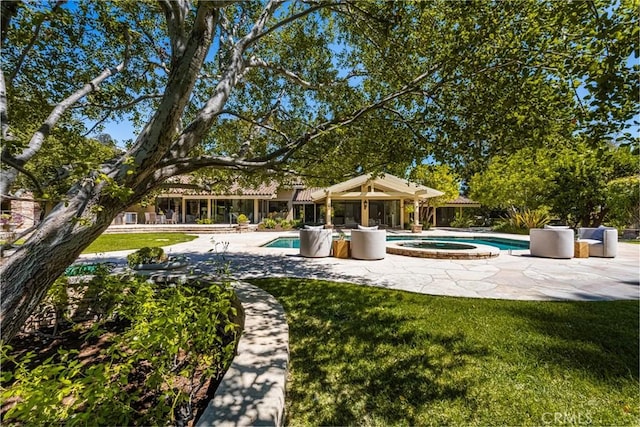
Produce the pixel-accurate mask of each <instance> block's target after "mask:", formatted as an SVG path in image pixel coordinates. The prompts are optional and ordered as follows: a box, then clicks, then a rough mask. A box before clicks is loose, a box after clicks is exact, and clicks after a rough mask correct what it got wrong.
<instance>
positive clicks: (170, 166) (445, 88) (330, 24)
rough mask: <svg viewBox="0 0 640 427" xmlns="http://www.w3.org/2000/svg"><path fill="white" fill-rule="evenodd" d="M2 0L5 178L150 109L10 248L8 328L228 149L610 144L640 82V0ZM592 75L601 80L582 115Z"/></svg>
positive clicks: (291, 151) (438, 149) (237, 156)
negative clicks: (604, 137) (639, 51)
mask: <svg viewBox="0 0 640 427" xmlns="http://www.w3.org/2000/svg"><path fill="white" fill-rule="evenodd" d="M1 7H2V13H1V18H2V34H1V41H2V46H3V55H2V67H1V69H0V124H1V128H2V147H1V160H2V164H1V165H0V167H1V168H2V171H1V172H2V175H1V176H0V195H2V197H12V194H13V192H14V191H15V190H16V188H17V187H16V185H17V179H18V177H19V176H20V174H25V171H26V172H27V173H28V169H27V168H28V167H29V164H30V163H31V162H34V161H35V159H36V158H37V156H38V153H46V152H47V150H51V149H53V145H52V143H51V141H52V139H51V136H52V135H53V134H52V132H54V130H55V129H56V128H57V127H58V126H60V124H61V123H74V124H77V123H86V122H88V121H91V122H97V123H98V124H99V123H100V122H101V121H103V120H106V119H110V120H113V119H118V118H125V117H126V118H130V119H131V120H133V121H134V123H135V124H136V126H137V128H138V136H137V138H136V139H135V141H132V142H131V144H130V145H129V146H128V147H127V150H126V151H125V152H123V153H121V154H116V155H113V156H112V157H111V158H110V159H108V160H106V161H103V162H102V163H100V164H91V165H90V167H88V168H85V169H83V168H81V167H78V168H75V170H74V171H73V173H67V175H68V176H70V177H72V178H71V180H70V181H69V183H68V185H67V188H66V189H65V192H64V195H63V196H62V197H61V200H60V201H59V203H58V204H57V205H56V206H55V207H54V208H53V209H52V211H51V212H50V213H49V214H48V215H47V216H46V217H45V218H44V220H43V221H42V222H41V223H40V224H39V225H38V228H37V230H36V232H35V233H34V234H33V235H32V236H31V237H30V238H29V240H28V241H27V242H26V243H25V244H24V245H23V246H22V247H21V248H19V249H18V250H17V251H16V252H15V253H14V254H13V255H12V256H10V257H9V258H8V259H5V260H3V263H2V266H1V267H0V268H1V270H0V274H1V275H2V283H1V292H2V302H1V310H0V315H1V319H0V327H1V328H2V333H3V338H7V339H8V338H10V337H11V336H13V335H14V334H15V333H16V331H17V330H18V329H19V327H20V326H21V324H22V322H23V321H24V320H25V319H26V317H27V316H28V315H29V313H30V312H31V310H32V309H33V308H34V307H35V306H36V305H37V303H38V302H39V301H40V299H41V298H42V296H43V295H44V294H45V292H46V291H47V289H48V287H49V286H50V285H51V283H53V281H54V280H55V278H56V277H58V276H59V275H60V274H61V273H62V272H63V271H64V269H65V267H66V266H67V265H69V264H70V263H72V262H73V261H74V260H75V259H76V257H77V256H78V254H80V252H81V251H82V250H83V249H84V248H85V247H86V246H88V245H89V244H90V243H91V241H92V240H94V239H95V238H96V237H97V236H99V235H100V234H101V233H102V232H103V231H104V230H105V229H106V228H107V227H108V225H109V224H110V223H111V221H112V219H113V218H114V216H115V215H116V214H117V213H118V212H120V211H121V210H123V209H124V208H125V207H127V206H129V205H131V204H133V203H136V202H137V201H139V200H141V199H142V198H143V197H144V196H145V194H147V193H149V192H150V191H152V190H153V189H155V188H158V186H160V185H162V183H163V182H164V181H166V180H167V179H168V178H170V177H173V176H176V175H179V174H183V173H189V172H192V171H196V170H199V169H202V168H209V169H208V170H213V171H216V173H219V172H220V171H232V172H234V173H236V175H237V173H238V172H246V174H244V175H243V176H249V173H253V174H257V175H260V174H264V173H266V172H268V173H287V172H301V171H304V172H305V173H306V174H307V175H309V176H310V179H312V178H313V177H316V178H317V179H319V178H318V177H322V179H325V180H327V179H333V178H340V177H344V175H350V174H358V173H362V172H369V171H372V172H375V171H380V170H384V169H386V168H402V167H403V166H404V168H406V167H407V166H409V165H411V164H414V163H415V161H416V160H417V161H418V162H419V161H420V160H421V159H423V158H426V157H427V156H429V155H431V154H433V155H435V156H436V159H437V160H440V161H444V162H448V163H451V164H456V165H459V166H460V167H461V168H462V171H463V172H464V174H465V175H464V176H469V174H470V173H471V172H473V171H475V170H478V169H481V168H482V165H483V164H485V163H486V161H487V159H488V157H490V156H492V155H494V154H496V153H501V152H503V151H504V152H515V151H517V150H518V149H520V148H522V147H523V146H528V145H531V144H535V145H544V144H546V143H547V142H548V141H549V140H550V136H549V135H551V134H555V133H560V134H563V133H564V134H567V133H571V132H575V131H584V132H587V133H589V134H590V135H592V134H593V135H595V136H594V143H598V141H597V139H598V138H596V136H597V135H598V134H599V133H598V132H595V130H598V129H600V128H598V126H605V125H606V126H607V127H606V129H605V128H603V130H602V132H600V133H604V134H607V132H610V131H611V130H612V128H610V127H608V126H610V124H611V123H614V124H615V125H616V126H618V127H619V128H622V127H624V126H625V123H627V121H628V119H629V110H630V109H629V102H627V101H628V100H629V99H632V100H633V99H634V94H635V93H637V79H635V78H633V72H634V71H633V70H630V69H629V67H628V66H627V65H628V64H627V61H628V58H629V56H630V55H631V51H632V47H631V46H633V44H634V43H635V41H637V25H633V23H634V19H636V17H635V15H634V13H636V11H635V10H634V9H633V8H632V5H631V4H630V3H629V2H624V1H623V2H620V4H618V5H615V6H613V7H611V6H610V5H609V4H608V3H607V2H573V3H564V2H542V1H530V0H521V1H512V2H504V3H499V2H491V3H489V2H473V1H472V2H464V3H462V2H449V1H434V2H429V3H426V2H386V1H377V2H368V1H367V2H359V1H340V0H336V1H279V0H272V1H264V2H257V1H256V2H244V1H243V2H229V1H200V2H193V3H192V2H189V1H187V0H172V1H168V0H158V1H157V2H154V3H151V2H137V1H122V2H106V1H104V2H98V1H78V2H68V3H67V2H64V1H51V2H26V3H21V2H15V1H3V2H2V4H1ZM577 82H579V83H577ZM576 85H578V86H579V85H583V86H584V87H585V88H586V90H587V91H588V93H590V94H593V100H592V102H593V105H591V106H587V107H586V108H585V110H584V113H583V114H582V115H579V114H577V111H582V110H581V109H580V104H579V102H578V98H580V97H576V93H575V92H574V89H575V88H576ZM582 101H584V99H582ZM632 102H633V101H632ZM19 104H27V105H28V108H19V107H18V106H19ZM33 110H37V111H43V112H45V113H46V114H45V117H44V118H43V119H42V118H38V117H37V115H34V116H31V115H29V111H33ZM574 121H575V129H572V128H571V126H572V124H573V122H574ZM74 126H75V125H74ZM616 129H617V128H616ZM617 130H619V129H617ZM84 131H91V129H88V130H79V129H78V130H77V132H76V133H77V134H78V135H80V134H82V133H83V132H84ZM69 142H70V141H63V143H69ZM45 157H46V155H45ZM60 166H63V165H60ZM222 176H223V177H224V175H222ZM36 178H37V177H36ZM40 188H41V189H42V193H46V192H47V189H46V188H43V185H42V184H40ZM39 196H44V195H43V194H40V195H39ZM52 254H54V255H55V256H51V255H52Z"/></svg>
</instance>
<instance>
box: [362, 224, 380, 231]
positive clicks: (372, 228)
mask: <svg viewBox="0 0 640 427" xmlns="http://www.w3.org/2000/svg"><path fill="white" fill-rule="evenodd" d="M377 229H378V226H377V225H374V226H373V227H365V226H364V225H360V224H358V230H377Z"/></svg>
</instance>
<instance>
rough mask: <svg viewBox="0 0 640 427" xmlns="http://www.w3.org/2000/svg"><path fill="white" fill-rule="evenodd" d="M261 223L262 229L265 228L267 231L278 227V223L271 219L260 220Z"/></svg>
mask: <svg viewBox="0 0 640 427" xmlns="http://www.w3.org/2000/svg"><path fill="white" fill-rule="evenodd" d="M262 223H263V224H264V228H267V229H269V230H271V229H274V228H276V225H278V222H277V221H276V220H275V219H271V218H265V219H264V220H262Z"/></svg>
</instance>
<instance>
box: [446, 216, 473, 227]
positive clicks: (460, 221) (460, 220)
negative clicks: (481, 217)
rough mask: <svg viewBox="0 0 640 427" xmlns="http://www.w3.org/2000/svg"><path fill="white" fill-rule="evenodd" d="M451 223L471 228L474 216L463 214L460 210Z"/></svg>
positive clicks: (454, 225)
mask: <svg viewBox="0 0 640 427" xmlns="http://www.w3.org/2000/svg"><path fill="white" fill-rule="evenodd" d="M450 225H451V227H455V228H469V227H471V226H472V225H473V218H470V217H468V216H465V215H461V214H460V212H458V213H456V217H455V218H454V219H453V221H451V224H450Z"/></svg>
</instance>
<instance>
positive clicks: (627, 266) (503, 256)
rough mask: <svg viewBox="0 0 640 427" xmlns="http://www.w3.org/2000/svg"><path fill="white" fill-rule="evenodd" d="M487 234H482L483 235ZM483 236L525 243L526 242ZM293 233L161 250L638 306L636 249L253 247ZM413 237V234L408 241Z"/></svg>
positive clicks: (258, 269)
mask: <svg viewBox="0 0 640 427" xmlns="http://www.w3.org/2000/svg"><path fill="white" fill-rule="evenodd" d="M484 234H485V235H489V233H484ZM422 235H423V236H425V237H426V236H429V237H434V236H438V237H443V238H444V237H447V236H459V235H462V236H469V235H470V233H461V232H451V231H444V230H431V231H425V232H422ZM490 235H495V236H500V237H509V238H520V239H528V236H515V237H514V236H512V235H499V234H494V233H491V234H490ZM281 236H289V237H295V236H297V232H295V231H289V232H279V233H276V232H252V233H242V234H239V233H237V234H220V235H216V234H206V235H199V236H198V238H197V239H196V240H193V241H191V242H187V243H181V244H177V245H173V246H171V247H167V248H165V249H166V251H167V252H168V253H170V254H175V255H178V254H180V255H187V256H189V257H190V258H191V260H192V261H193V262H195V263H198V264H199V265H200V268H202V269H203V270H207V269H211V268H213V267H212V266H211V265H207V264H205V262H207V261H211V260H214V259H215V258H216V256H215V252H209V251H210V250H211V249H213V248H214V243H212V242H218V243H219V244H218V245H217V250H218V252H220V251H222V250H223V249H222V246H223V245H222V244H221V243H222V242H228V248H227V250H226V253H225V257H226V259H227V260H228V261H229V262H230V263H231V271H232V275H233V277H234V278H235V279H238V280H242V279H249V278H258V277H267V276H272V277H274V276H275V277H306V278H316V279H327V280H334V281H341V282H351V283H356V284H361V285H367V286H377V287H383V288H388V289H397V290H404V291H409V292H417V293H423V294H430V295H447V296H458V297H472V298H496V299H512V300H572V301H596V300H616V299H640V245H635V244H630V243H620V244H619V245H618V256H617V257H616V258H573V259H566V260H562V259H548V258H534V257H531V256H529V251H528V250H522V251H511V253H509V252H508V251H501V253H500V255H499V256H498V257H496V258H491V259H482V260H440V259H423V258H412V257H406V256H401V255H392V254H387V257H386V258H385V259H383V260H379V261H359V260H353V259H338V258H316V259H312V258H303V257H300V256H299V251H298V249H277V248H263V247H261V245H263V244H265V243H267V242H269V241H271V240H273V239H275V238H277V237H281ZM413 236H415V235H413ZM130 252H132V251H120V252H110V253H107V254H102V255H83V256H82V259H86V260H89V259H92V260H99V259H105V260H106V259H109V260H111V261H116V262H121V263H124V262H126V260H125V257H126V255H127V254H128V253H130Z"/></svg>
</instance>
